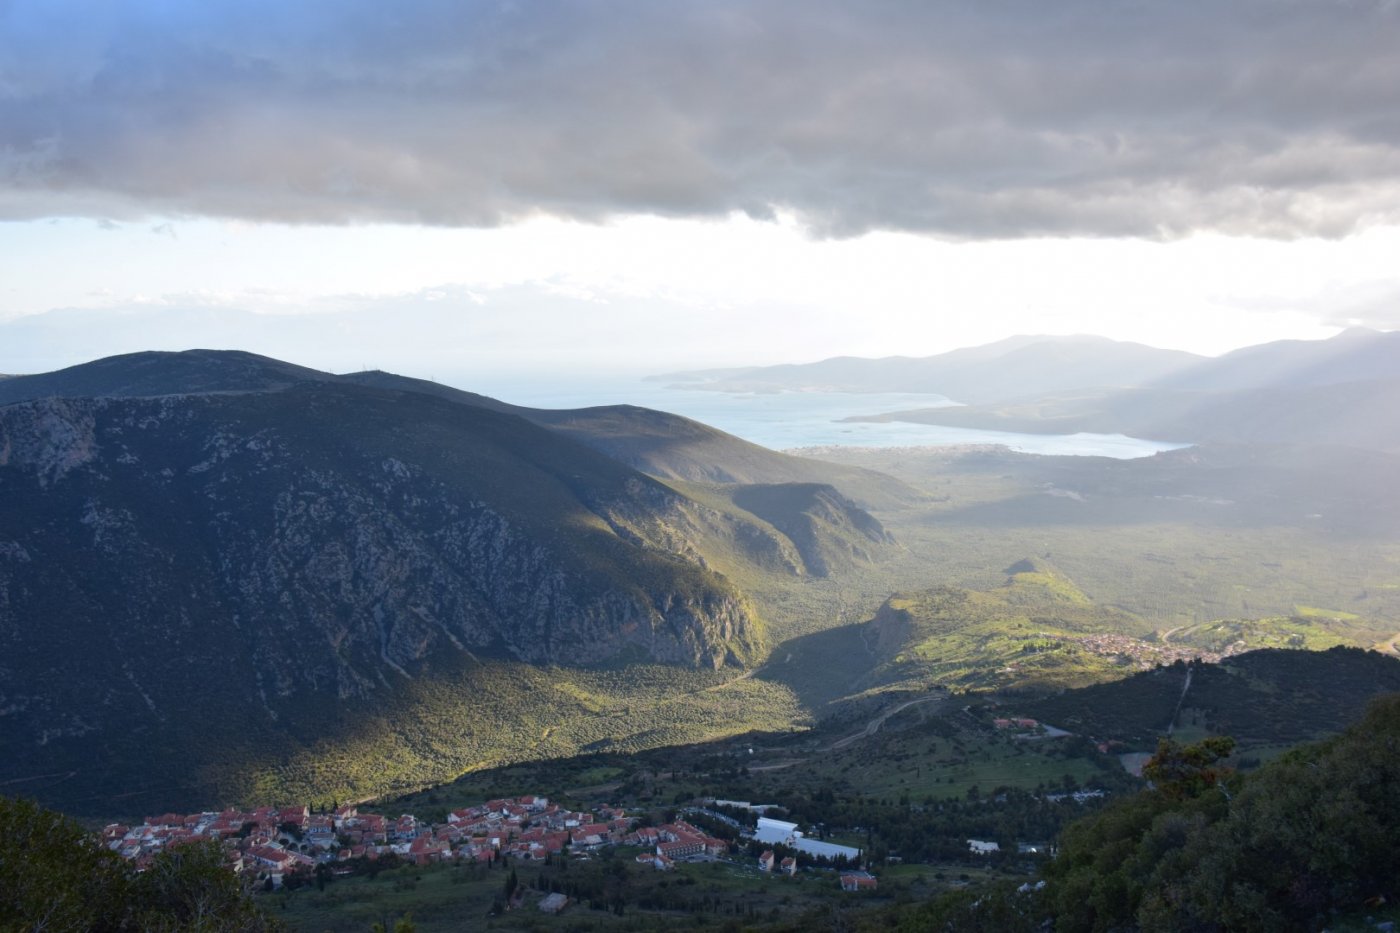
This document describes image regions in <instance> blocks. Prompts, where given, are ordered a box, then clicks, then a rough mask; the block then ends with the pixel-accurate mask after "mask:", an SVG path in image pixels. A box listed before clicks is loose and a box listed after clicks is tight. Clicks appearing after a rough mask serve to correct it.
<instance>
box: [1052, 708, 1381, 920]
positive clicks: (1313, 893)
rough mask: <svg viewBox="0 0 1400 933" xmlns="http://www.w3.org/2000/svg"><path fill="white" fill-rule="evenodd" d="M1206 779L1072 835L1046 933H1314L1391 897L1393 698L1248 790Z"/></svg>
mask: <svg viewBox="0 0 1400 933" xmlns="http://www.w3.org/2000/svg"><path fill="white" fill-rule="evenodd" d="M1177 765H1178V766H1179V765H1180V761H1179V760H1178V762H1177ZM1209 769H1210V763H1209V761H1202V762H1201V764H1200V768H1199V769H1198V770H1197V771H1196V772H1195V774H1194V775H1193V774H1192V773H1191V771H1190V768H1181V767H1178V768H1177V769H1176V772H1174V773H1176V774H1177V777H1178V780H1176V781H1171V782H1164V783H1163V784H1162V785H1161V786H1160V787H1159V789H1158V790H1156V791H1152V792H1148V793H1144V794H1141V795H1139V796H1138V797H1136V798H1134V799H1132V800H1129V801H1125V802H1124V803H1122V804H1120V805H1118V806H1115V807H1111V808H1109V809H1108V810H1106V811H1104V812H1103V813H1102V814H1100V815H1098V816H1096V817H1092V818H1090V819H1087V820H1084V821H1082V822H1080V823H1078V824H1076V825H1075V826H1073V827H1071V829H1070V831H1069V832H1067V833H1066V834H1065V838H1064V842H1063V847H1062V850H1061V854H1060V857H1059V859H1057V860H1056V862H1055V863H1054V864H1053V866H1052V868H1051V879H1052V890H1053V891H1054V898H1053V905H1054V909H1055V912H1056V913H1057V914H1058V917H1059V922H1058V924H1057V929H1064V930H1105V929H1110V928H1115V927H1123V926H1128V925H1132V924H1134V923H1136V925H1138V926H1139V927H1141V928H1142V929H1144V930H1193V929H1214V928H1226V929H1231V930H1260V931H1263V930H1281V929H1314V928H1320V927H1321V926H1323V925H1324V924H1325V923H1327V922H1329V918H1330V917H1331V916H1332V915H1333V914H1334V912H1337V911H1340V912H1348V911H1355V910H1361V909H1364V906H1365V904H1366V902H1367V901H1368V900H1369V901H1373V902H1375V900H1374V899H1377V898H1385V899H1386V900H1392V901H1393V900H1394V899H1395V898H1396V897H1397V896H1400V846H1397V845H1396V840H1397V839H1400V695H1396V694H1392V695H1390V696H1387V697H1385V698H1383V699H1380V700H1377V701H1376V702H1374V703H1373V704H1372V705H1371V707H1370V709H1369V711H1368V712H1367V714H1366V716H1365V718H1364V719H1362V721H1361V722H1360V723H1358V724H1356V725H1355V726H1353V727H1351V728H1350V729H1348V730H1347V731H1346V732H1345V733H1343V734H1342V735H1340V736H1338V737H1336V738H1335V739H1331V740H1329V741H1327V742H1323V743H1320V744H1317V745H1310V746H1305V747H1303V748H1299V749H1297V750H1295V751H1293V752H1291V753H1289V754H1288V755H1286V756H1284V757H1283V758H1281V759H1279V760H1278V761H1276V762H1274V763H1272V764H1270V765H1268V766H1266V767H1264V768H1262V769H1261V770H1260V771H1259V772H1258V773H1256V774H1254V775H1252V776H1250V777H1249V778H1248V779H1246V780H1239V779H1234V780H1226V781H1224V782H1220V783H1216V782H1214V781H1213V780H1212V779H1210V777H1211V776H1210V775H1209V774H1208V771H1209ZM1231 785H1233V789H1231Z"/></svg>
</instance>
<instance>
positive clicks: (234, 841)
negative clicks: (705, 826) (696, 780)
mask: <svg viewBox="0 0 1400 933" xmlns="http://www.w3.org/2000/svg"><path fill="white" fill-rule="evenodd" d="M637 823H638V819H637V818H636V817H630V816H628V815H627V814H626V813H624V812H623V810H622V809H620V808H617V807H600V808H598V809H597V810H595V811H594V812H591V813H583V812H579V811H575V810H570V809H568V808H566V807H561V806H559V805H558V804H554V803H550V801H549V800H548V799H547V798H545V797H539V796H523V797H514V798H509V799H502V800H488V801H487V802H485V803H483V804H478V805H477V806H474V807H467V808H464V809H461V810H454V811H453V812H452V813H450V814H448V817H447V822H446V823H437V824H430V823H423V822H420V821H418V820H417V819H415V818H414V817H412V816H410V815H407V814H405V815H404V816H400V817H399V818H397V819H391V818H389V817H386V816H382V815H380V814H377V813H360V812H359V811H358V809H357V808H355V807H353V806H345V807H340V808H338V809H336V810H335V811H334V812H332V813H312V812H311V811H310V809H309V808H307V807H282V808H277V807H259V808H257V809H255V810H237V809H228V810H224V811H222V812H204V813H191V814H188V815H180V814H176V813H167V814H164V815H161V816H152V817H147V819H146V821H145V822H144V823H143V824H141V825H140V826H126V825H122V824H115V823H114V824H112V825H110V826H108V827H106V828H105V829H104V830H103V831H102V839H103V842H104V844H105V845H107V846H108V848H110V849H112V850H113V851H115V852H117V853H118V854H119V855H121V856H122V857H123V858H126V859H129V860H132V861H134V862H135V863H136V864H137V866H138V867H144V866H145V865H147V864H149V863H150V861H151V860H152V859H154V858H155V856H156V854H157V853H158V852H160V851H161V850H163V849H165V848H167V847H170V846H177V845H180V844H181V843H185V842H190V841H195V840H211V839H212V840H215V841H217V842H220V843H222V844H223V846H224V848H225V850H226V851H227V853H228V861H229V866H230V867H231V868H232V869H233V870H234V871H239V872H255V873H257V874H259V875H266V876H267V877H269V878H272V879H273V881H274V884H279V883H280V882H281V878H282V876H284V875H287V874H291V873H294V872H297V871H299V870H300V871H308V872H309V871H314V870H315V868H316V866H318V865H322V864H329V865H332V866H335V865H336V864H338V863H347V862H349V861H351V860H352V859H359V858H369V859H377V858H380V857H381V856H384V855H386V854H388V853H393V854H394V855H396V856H398V857H399V858H401V859H404V860H406V861H409V862H412V863H413V864H417V865H427V864H430V863H432V862H441V861H476V862H492V861H495V860H497V859H502V858H513V859H545V858H547V857H549V856H551V855H557V854H559V853H561V852H563V851H564V849H565V848H566V847H567V848H568V849H569V850H570V851H571V852H574V853H578V852H588V851H591V850H595V849H601V848H602V847H604V846H609V845H619V844H621V845H637V846H642V847H644V848H646V849H648V850H649V851H647V852H643V853H642V854H640V855H638V856H637V861H638V862H639V863H644V864H650V865H652V866H654V867H655V868H657V869H660V870H663V871H664V870H669V869H671V868H672V867H674V864H675V862H676V861H677V860H679V859H685V858H690V857H694V856H710V857H717V856H720V855H723V854H725V853H727V852H728V851H729V843H728V842H726V841H724V840H723V839H717V838H715V837H713V836H710V835H707V834H706V833H705V832H703V831H702V830H700V829H698V828H696V827H695V826H692V825H691V824H690V823H688V822H686V821H684V820H676V821H675V822H673V823H667V824H665V825H662V826H638V825H637ZM783 825H784V826H785V827H790V828H789V829H788V833H789V835H788V837H787V838H788V840H791V839H792V837H791V835H790V833H791V832H792V831H793V830H795V825H793V824H783ZM797 835H798V837H800V835H801V834H800V833H799V834H797ZM852 851H855V850H852ZM773 858H774V856H773V853H772V851H768V852H765V853H764V855H763V858H761V859H760V863H759V867H760V868H761V869H762V870H764V871H773V870H774V868H775V866H774V863H773ZM347 870H348V866H347ZM777 870H778V871H781V872H786V873H787V874H794V873H796V871H797V863H796V861H795V860H794V859H791V858H786V859H783V860H782V861H781V863H780V864H779V865H778V866H777ZM847 874H849V875H850V876H851V878H852V879H857V880H851V881H850V882H849V883H850V887H847V883H848V879H847V877H846V875H843V876H842V887H846V888H847V889H848V890H861V889H865V888H873V887H874V886H875V884H874V882H875V879H874V878H873V877H871V876H869V875H867V874H865V873H864V872H849V873H847ZM858 876H863V879H868V880H861V879H860V878H858Z"/></svg>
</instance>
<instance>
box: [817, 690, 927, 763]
mask: <svg viewBox="0 0 1400 933" xmlns="http://www.w3.org/2000/svg"><path fill="white" fill-rule="evenodd" d="M945 699H947V697H945V696H942V695H940V696H931V697H920V698H919V699H917V700H907V701H905V702H903V703H901V704H899V705H898V706H896V707H894V708H892V709H887V710H885V711H884V712H883V713H881V714H880V715H878V716H876V717H875V718H874V719H872V720H870V722H868V723H866V726H865V728H864V729H862V730H861V731H860V732H857V733H856V734H855V735H848V736H846V737H845V738H844V739H837V740H836V741H835V742H832V743H831V747H830V748H829V749H827V751H830V752H834V751H836V750H837V749H841V748H845V747H846V746H847V745H850V744H851V743H852V742H856V741H859V740H860V739H868V738H870V737H871V736H872V735H874V734H875V733H877V732H879V731H880V727H881V726H883V725H884V724H885V720H886V719H889V718H890V717H891V716H893V715H894V714H895V713H902V712H904V711H905V710H906V709H908V708H909V707H911V706H918V705H919V704H920V703H932V702H934V701H935V700H945Z"/></svg>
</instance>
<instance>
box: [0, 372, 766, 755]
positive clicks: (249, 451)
mask: <svg viewBox="0 0 1400 933" xmlns="http://www.w3.org/2000/svg"><path fill="white" fill-rule="evenodd" d="M690 513H691V509H690V505H689V504H688V502H687V501H686V500H684V499H683V498H682V497H681V496H679V495H678V494H677V493H675V492H674V491H672V490H670V489H668V488H667V487H665V486H662V485H661V484H660V483H658V482H656V481H655V480H652V479H650V478H648V477H646V476H643V475H641V474H639V473H636V472H634V471H632V470H630V469H628V468H626V467H624V466H622V465H621V464H618V463H616V462H614V461H612V460H609V459H608V458H606V457H603V456H602V455H600V454H597V453H596V452H594V451H592V450H589V449H587V448H585V447H583V446H581V445H578V444H576V443H574V442H572V441H569V440H568V439H566V438H561V437H559V436H557V435H555V434H553V433H551V432H549V431H548V430H546V429H543V428H540V427H538V426H535V425H533V424H530V423H528V422H526V421H524V420H522V419H520V418H517V417H514V416H512V415H509V414H501V413H497V412H492V411H487V410H481V409H472V408H469V407H466V406H461V405H455V404H451V403H448V402H443V401H441V400H437V399H433V398H429V397H426V396H411V395H409V394H406V393H395V392H385V391H382V390H377V389H371V388H365V387H359V386H338V385H328V384H306V385H299V386H295V387H293V388H289V389H286V390H282V391H273V392H262V393H247V394H229V395H191V396H168V397H163V398H130V399H119V398H105V399H40V400H35V401H29V402H22V403H17V404H13V405H9V406H5V407H0V731H3V733H4V736H5V739H6V744H7V747H9V743H10V742H11V741H14V740H17V739H21V738H22V739H23V740H25V741H28V742H35V743H38V742H44V741H47V740H48V739H49V738H51V737H53V736H56V735H67V736H72V735H77V734H82V733H83V732H85V731H94V730H100V729H103V728H109V727H111V726H113V725H114V724H115V723H116V722H117V721H119V720H120V719H121V717H123V716H128V715H139V716H143V717H148V718H149V717H154V718H156V719H170V720H178V719H181V718H183V717H188V716H189V715H191V708H190V702H189V701H190V698H191V697H192V696H197V697H200V698H201V708H200V714H201V715H240V716H241V715H248V711H249V710H255V711H256V715H259V716H263V717H268V718H276V717H280V716H286V715H288V714H289V713H290V712H291V711H293V710H294V709H295V707H296V704H297V703H298V702H300V701H302V700H303V699H305V698H306V697H308V696H325V695H333V696H335V697H340V698H351V697H361V698H363V697H366V696H373V695H375V693H376V692H377V691H383V690H393V689H396V686H395V685H396V684H397V683H400V682H402V681H403V680H404V679H405V678H409V679H411V678H414V677H416V676H418V675H419V673H420V671H421V670H423V669H424V666H425V665H426V664H428V663H429V662H430V661H431V660H432V659H433V658H434V657H436V656H439V655H442V654H444V653H448V654H451V653H458V654H463V653H465V654H471V655H473V656H477V655H481V656H495V657H503V658H511V659H517V660H522V661H526V662H530V663H536V664H560V663H569V664H590V663H595V662H607V661H610V660H615V659H629V660H631V659H640V660H648V661H660V662H667V663H676V664H685V665H703V666H714V667H718V666H721V665H724V664H726V663H730V664H734V663H742V662H745V661H747V660H748V659H750V658H752V657H753V655H754V653H755V651H756V650H757V648H758V645H759V641H760V635H759V629H758V626H757V623H756V622H755V620H754V619H753V617H752V615H751V613H750V612H749V610H748V609H747V607H746V605H745V602H744V600H743V598H742V597H741V595H740V594H739V593H738V592H737V591H736V590H735V589H734V588H733V587H732V586H731V585H730V584H729V583H728V582H727V581H726V580H725V579H724V578H723V577H720V576H719V575H717V574H715V573H713V572H712V571H710V570H708V569H707V568H706V567H705V566H704V563H703V560H702V559H701V558H700V556H699V551H698V550H697V549H696V548H695V547H694V545H693V543H692V542H691V540H690V538H689V537H688V529H689V527H690V524H689V523H690V521H691V519H690ZM211 681H217V682H218V688H217V689H210V688H209V687H208V684H210V682H211ZM201 685H204V686H203V687H202V686H201Z"/></svg>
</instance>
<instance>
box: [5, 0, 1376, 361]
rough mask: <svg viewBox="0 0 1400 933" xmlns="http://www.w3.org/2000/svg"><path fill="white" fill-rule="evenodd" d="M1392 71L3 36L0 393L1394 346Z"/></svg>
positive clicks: (1225, 17) (87, 18)
mask: <svg viewBox="0 0 1400 933" xmlns="http://www.w3.org/2000/svg"><path fill="white" fill-rule="evenodd" d="M1396 48H1400V4H1397V3H1394V2H1390V0H1227V2H1222V0H1210V2H1205V0H1177V2H1172V3H1163V2H1150V3H1149V2H1142V0H1122V2H1114V3H1106V2H1103V0H1057V2H1055V3H1045V2H1043V0H997V2H986V0H978V2H972V0H962V2H958V0H950V2H946V3H937V4H923V3H909V2H881V0H869V2H862V3H849V2H846V3H835V2H825V0H800V2H799V0H791V2H788V0H747V2H729V0H674V2H667V3H655V2H646V0H602V2H548V0H543V2H534V3H517V2H499V3H479V2H469V0H396V2H394V3H384V2H382V0H376V2H372V3H371V2H361V0H337V2H334V3H332V2H318V0H307V2H299V3H287V2H285V0H280V2H276V3H274V2H267V0H239V2H230V0H203V2H200V3H188V2H181V0H159V2H157V0H139V2H138V0H125V2H124V0H0V372H34V371H43V370H47V369H53V368H57V367H59V366H64V365H71V364H73V363H77V362H81V361H83V360H86V359H93V358H96V357H100V356H105V355H109V354H111V353H119V352H130V351H134V350H138V349H146V348H152V349H180V348H186V347H194V346H219V347H237V348H242V349H249V350H254V351H256V352H261V353H267V354H269V355H273V356H278V357H280V358H283V359H289V360H292V361H294V362H299V363H303V364H306V365H312V366H318V367H321V368H327V369H333V370H339V371H344V370H350V369H358V368H363V367H365V366H370V367H377V368H382V369H391V370H395V371H399V372H404V373H407V374H411V375H419V376H426V375H433V376H441V377H444V378H447V379H451V380H454V381H456V382H458V383H462V382H463V381H468V382H469V381H470V378H471V376H472V374H481V373H487V372H493V373H515V374H522V375H529V374H532V373H536V374H539V375H540V377H541V378H548V377H551V376H557V375H558V374H561V373H568V372H615V373H635V374H645V373H648V372H657V371H669V370H675V369H684V368H704V367H711V366H734V365H745V364H762V363H777V362H801V361H808V360H815V359H821V358H824V357H829V356H834V355H841V354H852V355H861V356H887V355H894V354H900V355H910V356H922V355H929V354H933V353H938V352H942V351H945V350H949V349H953V348H955V347H959V346H967V345H972V344H977V343H985V342H990V341H992V340H997V339H1000V338H1002V337H1006V336H1009V335H1012V334H1017V333H1054V334H1069V333H1096V334H1102V335H1105V336H1109V337H1114V338H1116V339H1123V340H1136V341H1140V342H1144V343H1150V344H1153V345H1157V346H1163V347H1173V348H1180V349H1187V350H1193V351H1195V352H1201V353H1210V354H1214V353H1220V352H1224V351H1226V350H1229V349H1232V348H1235V347H1239V346H1244V345H1247V344H1251V343H1258V342H1263V341H1266V340H1274V339H1283V338H1305V339H1318V338H1324V337H1327V336H1330V335H1331V334H1334V333H1336V332H1337V331H1338V330H1339V329H1341V328H1344V327H1347V326H1353V325H1363V326H1371V327H1377V328H1381V329H1393V328H1395V327H1397V326H1400V273H1397V272H1396V271H1395V267H1396V263H1395V257H1396V256H1397V255H1400V250H1398V249H1397V247H1400V101H1397V98H1396V96H1395V88H1397V87H1400V56H1397V55H1395V54H1394V50H1395V49H1396ZM467 387H470V386H469V385H468V386H467Z"/></svg>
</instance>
